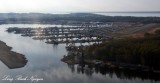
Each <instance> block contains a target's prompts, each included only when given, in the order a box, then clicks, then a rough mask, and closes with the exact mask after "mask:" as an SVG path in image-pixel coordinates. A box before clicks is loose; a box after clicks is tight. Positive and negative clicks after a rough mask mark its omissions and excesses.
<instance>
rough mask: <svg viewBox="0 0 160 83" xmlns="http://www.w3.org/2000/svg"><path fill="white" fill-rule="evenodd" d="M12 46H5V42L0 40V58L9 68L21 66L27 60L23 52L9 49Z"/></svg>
mask: <svg viewBox="0 0 160 83" xmlns="http://www.w3.org/2000/svg"><path fill="white" fill-rule="evenodd" d="M11 49H12V47H10V46H7V45H6V43H5V42H3V41H1V40H0V60H1V62H3V63H4V64H5V65H6V66H7V67H8V68H9V69H14V68H21V67H24V66H25V65H26V63H27V62H28V61H27V59H26V57H25V56H24V55H23V54H20V53H17V52H14V51H11Z"/></svg>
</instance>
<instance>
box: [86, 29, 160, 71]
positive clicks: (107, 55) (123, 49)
mask: <svg viewBox="0 0 160 83" xmlns="http://www.w3.org/2000/svg"><path fill="white" fill-rule="evenodd" d="M84 54H85V59H89V60H95V59H96V60H102V61H110V62H116V63H127V64H134V65H143V66H148V67H150V68H153V69H158V70H160V60H159V59H160V30H157V31H155V34H149V33H146V34H145V37H144V38H124V39H119V40H110V41H108V42H105V43H101V44H94V45H91V46H88V47H86V49H85V50H84Z"/></svg>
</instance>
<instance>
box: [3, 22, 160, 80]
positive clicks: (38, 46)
mask: <svg viewBox="0 0 160 83" xmlns="http://www.w3.org/2000/svg"><path fill="white" fill-rule="evenodd" d="M23 26H25V27H32V26H34V27H39V26H49V25H23V24H20V25H17V24H9V25H0V40H2V41H4V42H6V44H7V45H8V46H11V47H13V49H12V51H15V52H18V53H21V54H24V55H25V57H26V59H27V60H28V62H27V64H26V65H25V66H24V67H22V68H18V69H8V68H7V67H6V66H5V65H4V64H3V63H2V62H0V68H1V69H0V70H1V71H0V83H9V81H3V80H1V78H2V77H3V76H4V75H11V76H12V77H14V76H16V75H22V76H24V77H25V76H29V77H30V76H34V75H37V76H38V77H40V78H43V79H44V80H43V81H39V82H38V83H151V82H154V83H155V82H156V83H160V81H152V80H159V79H160V78H159V77H157V76H155V77H154V76H153V77H152V75H151V74H149V73H143V72H142V73H141V72H140V73H141V74H139V73H138V72H137V73H135V72H133V71H126V70H125V71H124V70H114V69H108V68H96V67H84V68H82V67H80V66H75V65H67V64H65V63H63V62H61V58H63V55H66V54H67V52H66V49H65V46H66V45H65V44H59V45H52V44H46V43H45V41H38V40H33V39H32V38H30V37H22V36H20V35H16V34H12V33H7V32H5V30H6V28H8V27H23ZM52 26H53V25H52ZM152 78H153V79H152ZM12 83H30V81H17V80H15V81H13V82H12Z"/></svg>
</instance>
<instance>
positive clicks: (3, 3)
mask: <svg viewBox="0 0 160 83" xmlns="http://www.w3.org/2000/svg"><path fill="white" fill-rule="evenodd" d="M159 5H160V0H0V13H12V12H16V13H30V12H32V13H64V12H108V11H160V6H159Z"/></svg>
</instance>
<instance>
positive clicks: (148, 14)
mask: <svg viewBox="0 0 160 83" xmlns="http://www.w3.org/2000/svg"><path fill="white" fill-rule="evenodd" d="M95 14H100V15H105V16H135V17H160V12H146V13H145V12H107V13H95Z"/></svg>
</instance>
